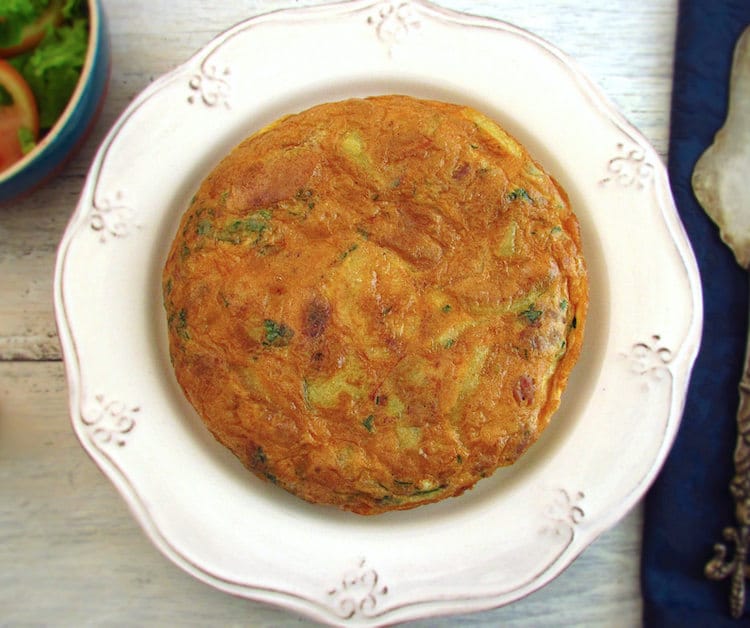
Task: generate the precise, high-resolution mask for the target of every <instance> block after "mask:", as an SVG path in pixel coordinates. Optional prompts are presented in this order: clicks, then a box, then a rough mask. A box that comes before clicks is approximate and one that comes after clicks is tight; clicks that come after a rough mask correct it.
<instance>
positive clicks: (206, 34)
mask: <svg viewBox="0 0 750 628" xmlns="http://www.w3.org/2000/svg"><path fill="white" fill-rule="evenodd" d="M313 4H322V2H319V1H318V2H315V1H304V0H299V1H293V0H282V1H278V2H274V1H268V0H266V1H261V0H233V1H232V2H205V1H204V0H104V5H105V12H106V14H107V17H108V22H109V28H110V33H111V40H112V78H111V84H110V87H109V92H108V95H107V99H106V103H105V106H104V110H103V113H102V115H101V117H100V119H99V121H98V124H97V125H96V127H95V129H94V131H93V133H92V135H91V136H90V137H89V138H88V140H87V142H86V143H85V145H84V147H83V149H82V150H81V152H80V153H79V154H78V155H77V157H76V158H75V159H74V160H73V161H72V162H70V163H69V164H68V165H67V167H66V168H65V169H64V170H63V171H62V173H60V174H59V175H58V176H57V178H55V179H54V180H53V181H51V182H50V183H48V184H47V185H46V186H45V187H43V188H42V189H39V190H37V191H36V192H35V193H34V194H32V195H31V196H29V197H27V198H25V199H24V200H23V201H20V202H18V203H15V204H13V205H11V206H4V207H3V206H0V625H2V626H6V625H7V626H20V625H24V626H27V625H66V626H67V625H70V626H72V625H76V626H79V625H85V626H124V625H139V626H305V625H309V622H308V621H307V620H304V619H301V618H299V617H297V616H295V615H293V614H290V613H288V612H286V611H283V610H278V609H275V608H271V607H268V606H265V605H262V604H258V603H254V602H251V601H247V600H244V599H238V598H234V597H231V596H228V595H226V594H224V593H221V592H219V591H216V590H213V589H212V588H210V587H208V586H207V585H204V584H202V583H200V582H198V581H197V580H194V579H193V578H192V577H191V576H188V575H186V574H185V573H183V572H182V571H181V570H180V569H178V568H177V567H175V566H174V565H173V564H172V563H171V562H169V561H168V560H167V559H166V558H164V557H163V556H162V555H161V554H160V553H159V552H158V551H157V550H156V549H155V547H154V546H152V544H151V543H150V542H149V541H148V540H147V538H146V536H145V535H144V533H143V532H142V531H141V529H140V528H139V527H138V526H137V524H136V523H135V521H134V519H133V518H132V517H131V516H130V514H129V512H128V510H127V508H126V507H125V505H124V502H123V501H122V500H121V499H120V498H119V496H118V495H117V494H116V492H115V489H114V488H113V486H112V485H111V484H110V483H109V482H108V481H107V480H106V479H105V478H104V476H103V475H102V474H101V473H100V472H99V471H98V469H97V468H96V467H95V465H94V464H93V463H92V462H91V461H90V460H89V458H88V457H87V456H86V455H85V453H84V452H83V450H82V449H81V448H80V446H79V445H78V442H77V440H76V439H75V437H74V435H73V432H72V430H71V428H70V422H69V418H68V410H67V400H66V394H67V392H66V385H65V379H64V374H63V365H62V362H61V354H60V347H59V343H58V339H57V332H56V329H55V323H54V316H53V311H52V288H51V285H52V273H53V266H54V257H55V252H56V247H57V244H58V241H59V239H60V237H61V235H62V232H63V230H64V228H65V225H66V222H67V220H68V218H69V216H70V214H71V213H72V211H73V209H74V206H75V204H76V202H77V198H78V195H79V192H80V190H81V187H82V185H83V181H84V177H85V175H86V171H87V169H88V166H89V164H90V162H91V160H92V158H93V155H94V153H95V151H96V148H97V146H98V144H99V142H101V140H102V139H103V137H104V135H105V134H106V132H107V131H108V129H109V128H110V127H111V125H112V124H113V123H114V121H115V120H116V119H117V117H118V116H119V114H120V113H121V112H122V111H123V110H124V109H125V107H126V106H127V105H128V103H129V102H130V101H131V100H132V99H133V98H134V97H135V96H136V95H137V94H138V93H139V92H140V91H141V90H142V89H144V88H145V87H146V86H147V85H148V84H149V83H150V82H151V81H153V80H154V79H155V78H157V77H158V76H160V75H161V74H163V73H165V72H167V71H169V70H170V69H172V68H173V67H174V66H176V65H178V64H179V63H181V62H182V61H184V60H185V59H186V58H187V57H188V56H190V55H191V54H192V53H194V52H195V51H196V50H197V49H199V48H200V47H201V46H203V45H204V44H206V43H207V42H208V41H209V40H210V39H212V38H213V37H214V36H215V35H217V34H218V33H219V32H221V31H223V30H224V29H226V28H228V27H229V26H231V25H233V24H234V23H236V22H239V21H241V20H243V19H245V18H247V17H250V16H252V15H255V14H258V13H263V12H266V11H269V10H274V9H279V8H287V7H294V6H305V5H313ZM438 4H441V5H443V6H445V7H448V8H451V9H454V10H461V11H466V12H470V13H475V14H481V15H487V16H492V17H496V18H500V19H504V20H507V21H510V22H512V23H514V24H516V25H518V26H521V27H523V28H526V29H528V30H530V31H532V32H534V33H536V34H537V35H540V36H541V37H543V38H545V39H547V40H549V41H550V42H552V43H553V44H554V45H556V46H557V47H559V48H561V49H562V50H563V51H565V52H566V53H568V54H569V55H570V56H572V57H573V58H574V59H576V60H577V62H578V63H579V65H580V66H581V67H582V68H583V69H584V70H585V71H586V72H588V74H589V75H590V76H591V77H592V78H593V79H594V81H595V82H596V83H598V84H599V85H600V86H601V87H602V88H603V89H604V90H605V91H606V92H607V93H608V94H609V96H610V98H611V99H612V100H613V101H614V103H615V104H616V105H617V106H618V107H619V108H620V109H621V110H622V112H623V113H624V114H625V116H626V117H627V118H628V119H629V120H630V121H631V122H632V123H633V124H635V126H637V127H638V128H639V129H640V130H641V131H642V132H643V133H644V134H645V135H646V137H647V138H648V139H649V140H650V141H651V143H652V144H653V145H654V146H655V148H656V149H657V151H658V152H659V154H660V155H661V156H662V158H664V159H665V158H666V151H667V144H668V130H669V104H670V95H671V80H672V61H673V46H674V35H675V25H676V11H677V8H676V4H677V2H676V0H648V1H646V0H635V1H633V0H617V1H615V0H610V1H608V2H601V0H559V1H557V0H502V1H497V2H491V1H481V0H440V1H439V2H438ZM269 62H272V59H269ZM530 80H533V78H532V77H530ZM641 524H642V509H641V508H640V506H639V507H636V509H635V510H634V511H633V512H632V513H630V514H629V515H628V516H627V517H626V518H625V519H624V520H623V521H622V522H621V523H620V524H618V525H617V526H616V527H615V528H613V529H612V530H610V531H609V532H607V533H605V534H604V535H602V536H601V537H600V538H599V539H598V540H597V541H596V542H595V543H594V544H593V545H592V546H591V547H590V548H589V549H588V550H587V551H585V552H584V553H583V554H582V555H581V556H580V557H579V558H578V560H576V561H575V563H574V564H573V565H572V566H571V567H570V568H569V569H567V570H566V571H565V572H564V573H563V574H562V575H561V576H560V577H558V578H557V579H556V580H555V581H553V582H552V583H551V584H549V585H548V586H547V587H545V588H543V589H542V590H540V591H538V592H536V593H534V594H532V595H530V596H528V597H527V598H525V599H524V600H521V601H519V602H517V603H514V604H511V605H509V606H507V607H505V608H501V609H497V610H494V611H489V612H483V613H476V614H473V615H467V616H462V617H453V618H445V619H442V620H430V621H424V622H417V623H416V624H414V625H419V626H448V625H459V624H460V625H469V626H508V627H520V626H534V627H537V626H542V627H544V626H566V627H568V626H592V627H593V626H596V627H601V626H616V627H620V626H623V627H627V626H638V625H640V623H641V620H640V615H641V595H640V589H639V553H640V528H641Z"/></svg>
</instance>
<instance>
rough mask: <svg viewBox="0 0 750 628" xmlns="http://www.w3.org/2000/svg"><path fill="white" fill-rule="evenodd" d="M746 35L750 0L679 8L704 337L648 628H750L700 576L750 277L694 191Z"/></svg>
mask: <svg viewBox="0 0 750 628" xmlns="http://www.w3.org/2000/svg"><path fill="white" fill-rule="evenodd" d="M748 24H750V0H682V1H681V2H680V5H679V17H678V24H677V41H676V46H675V62H674V86H673V94H672V119H671V135H670V144H669V163H668V169H669V176H670V180H671V183H672V190H673V193H674V196H675V200H676V203H677V207H678V210H679V212H680V216H681V218H682V221H683V223H684V225H685V228H686V230H687V233H688V236H689V238H690V241H691V243H692V246H693V250H694V251H695V255H696V257H697V259H698V266H699V268H700V272H701V281H702V287H703V299H704V328H703V337H702V342H701V349H700V353H699V355H698V358H697V361H696V364H695V368H694V370H693V374H692V378H691V381H690V388H689V392H688V398H687V404H686V408H685V413H684V416H683V419H682V424H681V426H680V430H679V433H678V435H677V439H676V441H675V444H674V447H673V449H672V451H671V452H670V455H669V457H668V459H667V461H666V463H665V465H664V467H663V469H662V471H661V473H660V474H659V476H658V478H657V480H656V482H655V483H654V485H653V487H652V488H651V490H650V491H649V493H648V495H647V496H646V504H645V506H646V510H645V524H644V531H643V552H642V570H641V585H642V590H643V602H644V615H643V620H644V625H645V626H647V627H652V626H653V627H654V628H656V627H658V628H671V627H672V626H674V627H677V626H679V627H680V628H686V627H688V628H689V627H692V626H700V627H701V628H702V627H704V626H705V627H712V628H713V627H717V628H721V627H724V626H727V627H734V628H736V627H737V626H748V625H750V603H748V604H746V608H747V609H748V610H746V614H745V616H744V617H743V618H742V619H737V620H736V619H732V618H731V615H730V612H729V591H730V589H729V587H730V583H729V581H728V580H724V581H719V582H716V581H711V580H708V579H707V578H706V577H705V576H704V567H705V565H706V562H707V561H708V560H709V559H711V558H712V557H713V545H714V543H716V542H723V537H722V530H723V529H724V528H725V527H726V526H730V525H731V526H733V525H735V519H734V502H733V500H732V497H731V495H730V493H729V482H730V480H731V478H732V475H733V473H734V466H733V462H732V455H733V451H734V445H735V439H736V424H735V416H736V412H737V404H738V401H739V397H738V391H737V384H738V382H739V380H740V377H741V375H742V368H743V358H744V352H745V342H746V338H747V330H748V323H747V321H748V274H747V273H746V272H745V271H744V270H743V269H742V268H740V267H739V266H738V265H737V263H736V262H735V260H734V257H733V255H732V253H731V251H730V250H729V249H728V248H727V247H726V245H725V244H724V243H723V242H722V241H721V240H720V238H719V234H718V229H717V228H716V226H715V225H714V224H713V222H712V221H711V220H710V219H709V218H708V217H707V216H706V214H705V213H704V211H703V209H702V208H701V206H700V205H699V204H698V202H697V200H696V199H695V196H694V195H693V192H692V188H691V185H690V178H691V175H692V172H693V168H694V166H695V163H696V161H697V160H698V158H699V157H700V156H701V154H702V153H703V151H704V150H705V149H706V148H707V147H708V146H709V145H710V144H711V143H712V142H713V139H714V135H715V133H716V131H718V130H719V128H721V126H722V124H723V123H724V120H725V118H726V113H727V102H728V99H727V95H728V87H729V75H730V70H731V63H732V55H733V51H734V46H735V44H736V41H737V38H738V37H739V35H740V34H741V32H742V31H743V30H744V28H745V27H746V26H747V25H748ZM748 180H749V181H750V173H748ZM747 209H748V211H750V205H749V206H748V208H747ZM729 551H730V552H732V549H731V548H730V549H729ZM748 584H749V585H750V582H748ZM748 598H750V591H749V592H748Z"/></svg>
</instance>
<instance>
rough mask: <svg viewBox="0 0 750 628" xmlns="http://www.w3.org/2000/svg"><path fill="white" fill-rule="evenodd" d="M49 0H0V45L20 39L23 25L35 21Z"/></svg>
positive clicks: (5, 45) (3, 46)
mask: <svg viewBox="0 0 750 628" xmlns="http://www.w3.org/2000/svg"><path fill="white" fill-rule="evenodd" d="M49 3H50V0H2V1H1V2H0V47H2V48H6V47H9V46H14V45H16V44H17V43H19V42H20V41H21V31H22V30H23V28H24V26H26V25H28V24H31V23H32V22H33V21H35V20H36V19H37V18H38V17H39V16H40V15H41V14H42V13H43V12H44V10H45V9H46V8H47V7H48V6H49Z"/></svg>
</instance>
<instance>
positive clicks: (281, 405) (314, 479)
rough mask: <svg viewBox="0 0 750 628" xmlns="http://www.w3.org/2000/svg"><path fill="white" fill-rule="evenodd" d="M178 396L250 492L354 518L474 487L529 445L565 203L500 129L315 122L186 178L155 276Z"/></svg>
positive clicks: (575, 261)
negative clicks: (244, 474)
mask: <svg viewBox="0 0 750 628" xmlns="http://www.w3.org/2000/svg"><path fill="white" fill-rule="evenodd" d="M163 289H164V303H165V307H166V310H167V316H168V327H169V343H170V353H171V357H172V362H173V365H174V369H175V373H176V376H177V379H178V381H179V383H180V385H181V386H182V388H183V390H184V391H185V394H186V395H187V398H188V399H189V401H190V402H191V403H192V405H193V406H194V407H195V408H196V410H197V411H198V413H199V415H200V416H201V417H202V419H203V421H204V422H205V424H206V425H207V427H208V428H209V429H210V430H211V432H212V433H213V434H214V436H215V437H216V438H217V439H218V440H219V441H220V442H221V443H223V444H224V445H225V446H226V447H228V448H229V449H230V450H231V451H232V452H234V454H235V455H236V456H237V457H238V458H239V459H240V460H241V461H242V463H243V464H245V465H246V466H247V467H248V468H249V469H250V470H252V471H253V472H254V473H255V474H256V475H258V476H260V477H264V478H266V479H268V480H270V481H271V482H273V483H275V484H278V485H279V486H281V487H283V488H285V489H286V490H288V491H290V492H292V493H294V494H295V495H298V496H299V497H301V498H303V499H305V500H308V501H311V502H316V503H325V504H333V505H335V506H338V507H340V508H343V509H345V510H350V511H353V512H356V513H360V514H374V513H378V512H383V511H387V510H394V509H406V508H413V507H415V506H418V505H421V504H425V503H428V502H434V501H437V500H440V499H444V498H446V497H450V496H455V495H459V494H461V493H463V492H464V491H465V490H467V489H469V488H471V487H472V486H473V485H474V484H475V483H476V482H477V481H478V480H479V479H480V478H483V477H486V476H488V475H490V474H492V473H493V472H494V471H495V470H496V469H497V468H498V467H500V466H504V465H509V464H512V463H513V462H514V461H516V460H517V459H518V457H519V456H520V455H521V454H522V453H523V452H524V451H526V450H527V449H528V448H529V446H530V445H531V444H532V443H533V442H534V441H535V440H536V439H537V438H538V437H539V435H540V434H541V432H542V431H543V430H544V428H545V427H546V426H547V424H548V422H549V420H550V416H551V415H552V413H553V412H554V411H555V410H556V408H557V407H558V405H559V402H560V395H561V393H562V391H563V389H564V388H565V385H566V382H567V379H568V375H569V373H570V371H571V369H572V367H573V365H574V363H575V361H576V359H577V358H578V355H579V352H580V349H581V342H582V334H583V327H584V320H585V315H586V307H587V302H588V289H587V278H586V268H585V264H584V260H583V257H582V250H581V243H580V236H579V228H578V223H577V220H576V218H575V216H574V215H573V213H572V211H571V208H570V206H569V203H568V200H567V197H566V195H565V193H564V192H563V190H562V189H561V188H560V187H559V186H558V185H557V184H556V182H555V181H554V180H553V179H552V178H551V177H550V176H548V175H547V174H545V172H544V171H543V170H542V168H541V166H540V165H539V164H538V163H536V162H535V161H534V160H533V159H532V158H531V157H530V156H529V154H528V152H527V151H526V150H525V149H524V148H523V147H522V146H520V145H519V144H518V143H517V142H516V140H514V139H513V138H512V137H510V136H509V135H508V134H507V133H506V132H505V131H503V130H502V129H501V128H500V127H499V126H498V125H496V124H495V123H494V122H492V121H490V120H489V119H488V118H486V117H485V116H483V115H482V114H480V113H478V112H477V111H475V110H473V109H470V108H467V107H462V106H458V105H452V104H446V103H440V102H432V101H423V100H416V99H413V98H410V97H405V96H381V97H375V98H368V99H353V100H348V101H344V102H338V103H329V104H324V105H320V106H317V107H314V108H312V109H310V110H308V111H305V112H303V113H300V114H296V115H292V116H288V117H286V118H283V119H281V120H280V121H277V122H276V123H274V124H272V125H270V126H269V127H267V128H265V129H263V130H261V131H259V132H258V133H256V134H254V135H253V136H251V137H250V138H248V139H246V140H245V141H243V142H242V143H241V144H240V145H239V146H238V147H237V148H235V149H234V150H233V151H232V152H231V153H230V154H229V155H228V156H227V157H226V158H225V159H224V160H223V161H222V162H221V163H220V164H219V165H218V166H217V167H216V168H215V169H214V170H213V172H211V174H210V175H209V176H208V177H207V178H206V179H205V181H203V183H202V185H201V186H200V189H199V190H198V192H197V194H196V195H195V197H194V199H193V201H192V202H191V204H190V206H189V208H188V209H187V211H186V213H185V215H184V216H183V218H182V222H181V224H180V227H179V230H178V232H177V236H176V237H175V240H174V243H173V245H172V248H171V251H170V253H169V258H168V260H167V263H166V266H165V269H164V277H163Z"/></svg>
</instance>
